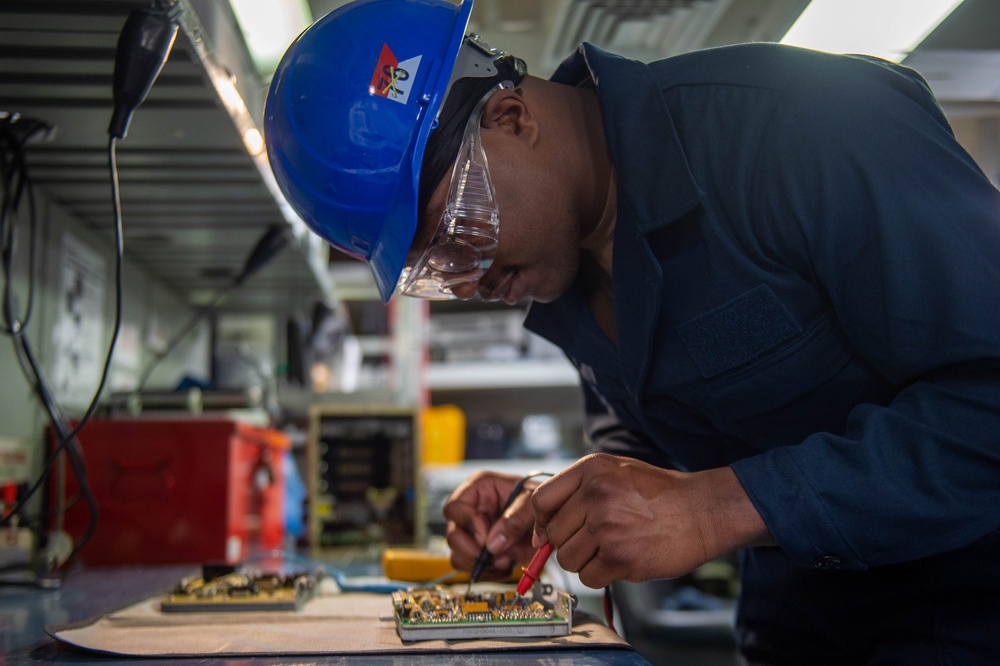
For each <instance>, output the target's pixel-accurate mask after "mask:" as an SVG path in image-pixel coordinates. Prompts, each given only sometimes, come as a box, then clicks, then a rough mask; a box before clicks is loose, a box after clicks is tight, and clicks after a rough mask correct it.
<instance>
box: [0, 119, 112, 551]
mask: <svg viewBox="0 0 1000 666" xmlns="http://www.w3.org/2000/svg"><path fill="white" fill-rule="evenodd" d="M116 146H117V138H116V137H115V136H111V137H110V139H109V141H108V166H109V169H110V171H111V199H112V207H113V209H114V218H115V325H114V329H113V331H112V334H111V341H110V342H109V344H108V351H107V354H106V355H105V359H104V366H103V370H102V372H101V380H100V382H99V384H98V387H97V390H96V391H95V392H94V396H93V398H92V399H91V401H90V404H89V405H88V407H87V409H86V411H85V412H84V415H83V417H82V418H81V419H80V421H79V422H78V423H77V424H76V427H75V428H73V429H72V430H71V429H70V428H69V426H68V425H67V424H68V421H67V419H66V418H65V416H64V415H63V413H62V410H61V409H60V407H59V405H58V402H57V401H56V399H55V397H54V395H53V394H52V391H51V390H50V389H49V387H48V382H47V381H46V379H45V375H44V372H43V371H42V369H41V367H40V366H39V365H38V361H37V359H36V358H35V355H34V353H33V351H32V349H31V345H30V342H29V340H28V338H27V337H26V336H25V335H24V327H23V326H22V325H21V322H20V321H19V320H18V319H17V318H16V315H15V311H14V304H13V299H7V300H5V308H4V315H5V320H6V323H7V326H8V327H9V329H10V333H11V335H12V337H13V338H14V347H15V350H16V352H17V356H18V358H19V359H20V361H21V365H22V368H24V367H25V366H26V367H27V368H28V369H29V373H28V379H29V381H33V382H34V389H35V393H36V394H37V395H38V397H39V399H40V400H41V402H42V405H43V406H44V407H45V410H46V412H47V413H48V415H49V420H50V422H51V423H52V427H53V429H54V430H55V431H56V434H57V436H58V439H59V443H58V445H57V446H56V447H55V448H53V450H52V451H51V453H50V454H49V456H48V458H47V459H46V461H45V464H44V466H43V468H42V473H41V474H40V475H39V477H38V479H37V480H36V481H35V483H34V484H32V486H31V487H30V488H29V489H28V491H27V492H26V493H24V495H22V496H21V497H20V498H18V502H17V504H16V505H15V506H14V508H13V509H12V510H11V512H10V513H9V514H8V515H7V516H6V517H4V518H3V519H0V525H6V524H7V523H9V522H10V521H11V520H12V519H13V516H14V515H16V514H17V513H19V512H20V511H21V510H22V509H23V508H24V507H25V506H26V505H27V503H28V502H29V501H30V500H31V498H32V497H33V496H34V495H35V493H37V492H38V490H39V489H40V488H41V487H42V485H43V484H44V483H45V480H46V479H47V478H48V475H49V473H50V472H51V470H52V466H53V465H54V464H55V462H56V460H58V458H59V455H60V454H61V453H63V452H64V451H65V452H66V453H67V455H68V457H69V460H70V465H71V466H72V467H73V472H74V473H75V475H76V477H77V483H78V485H79V487H80V494H81V496H82V497H83V499H84V500H85V501H86V503H87V506H88V508H89V510H90V519H89V521H88V524H87V528H86V529H85V531H84V533H83V534H82V535H81V537H80V538H79V539H77V540H76V542H75V543H74V546H73V551H72V552H71V553H70V556H69V558H67V560H69V559H71V558H72V557H73V556H74V555H75V554H76V553H78V552H79V551H80V549H81V548H83V546H84V545H86V543H87V542H88V541H89V540H90V538H91V537H92V536H93V534H94V531H95V530H96V527H97V516H98V508H97V502H96V500H95V498H94V495H93V492H92V490H91V488H90V484H89V482H88V480H87V472H86V466H85V464H84V460H83V453H82V448H81V447H80V443H79V441H78V440H77V438H76V437H77V435H78V434H79V433H80V431H81V430H82V429H83V427H84V426H85V425H86V424H87V422H88V421H89V420H90V419H91V417H93V415H94V413H95V412H96V411H97V406H98V404H99V403H100V397H101V394H102V393H103V392H104V387H105V386H106V384H107V381H108V375H109V373H110V369H111V360H112V358H113V356H114V349H115V345H116V344H117V342H118V335H119V333H120V332H121V323H122V300H123V298H122V283H123V264H124V230H123V225H122V210H121V194H120V188H119V180H118V160H117V152H116ZM21 159H22V160H23V156H22V158H21ZM5 193H6V192H5ZM32 213H33V210H32ZM9 272H10V270H9V266H8V265H7V264H6V258H5V264H4V274H5V278H7V284H6V285H5V292H6V287H9ZM32 280H33V275H32V276H29V282H31V281H32Z"/></svg>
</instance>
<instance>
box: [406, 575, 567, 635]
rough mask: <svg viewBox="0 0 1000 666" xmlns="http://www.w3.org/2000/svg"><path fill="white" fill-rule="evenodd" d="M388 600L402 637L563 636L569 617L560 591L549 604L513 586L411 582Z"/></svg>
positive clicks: (565, 632)
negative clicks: (466, 588)
mask: <svg viewBox="0 0 1000 666" xmlns="http://www.w3.org/2000/svg"><path fill="white" fill-rule="evenodd" d="M392 605H393V608H394V610H395V616H396V630H397V632H398V633H399V637H400V638H401V639H403V640H404V641H424V640H452V639H462V638H466V639H471V638H511V637H537V636H566V635H568V634H569V633H570V631H571V630H572V623H573V599H572V597H571V596H570V595H568V594H566V593H565V592H561V591H556V592H555V603H554V604H550V603H548V602H546V601H544V600H541V599H538V598H533V599H528V598H526V597H522V596H520V595H518V594H516V593H515V592H514V591H513V590H507V591H501V592H473V593H470V594H465V593H464V592H457V591H452V590H449V589H447V588H445V587H440V586H439V587H433V588H412V589H409V590H401V591H398V592H394V593H393V594H392Z"/></svg>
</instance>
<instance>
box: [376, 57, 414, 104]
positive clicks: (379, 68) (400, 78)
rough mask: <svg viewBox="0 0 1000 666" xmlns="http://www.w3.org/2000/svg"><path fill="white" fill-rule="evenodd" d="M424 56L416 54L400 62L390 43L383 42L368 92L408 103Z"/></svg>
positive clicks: (401, 102)
mask: <svg viewBox="0 0 1000 666" xmlns="http://www.w3.org/2000/svg"><path fill="white" fill-rule="evenodd" d="M422 57H423V56H416V57H414V58H409V59H407V60H404V61H403V62H399V58H397V57H396V54H394V53H393V52H392V49H390V48H389V45H388V44H383V45H382V53H381V55H379V58H378V64H376V65H375V73H374V74H373V75H372V82H371V84H370V85H369V86H368V92H370V93H371V94H373V95H378V96H380V97H385V98H386V99H391V100H392V101H394V102H399V103H400V104H406V102H407V101H408V100H409V99H410V90H411V87H412V85H413V81H414V80H415V79H416V78H417V70H419V69H420V59H421V58H422Z"/></svg>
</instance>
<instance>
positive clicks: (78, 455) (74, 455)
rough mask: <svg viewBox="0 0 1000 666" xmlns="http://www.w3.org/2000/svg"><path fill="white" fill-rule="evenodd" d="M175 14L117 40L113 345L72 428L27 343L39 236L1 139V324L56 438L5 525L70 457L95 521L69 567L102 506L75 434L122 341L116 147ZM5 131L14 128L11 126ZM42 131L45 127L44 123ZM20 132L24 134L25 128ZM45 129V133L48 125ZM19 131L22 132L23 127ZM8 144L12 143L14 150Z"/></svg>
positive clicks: (136, 17) (162, 58)
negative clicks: (21, 265) (23, 277)
mask: <svg viewBox="0 0 1000 666" xmlns="http://www.w3.org/2000/svg"><path fill="white" fill-rule="evenodd" d="M175 19H176V12H174V11H162V12H156V11H143V10H134V11H133V12H132V13H131V14H130V15H129V17H128V19H127V20H126V22H125V26H124V27H123V28H122V32H121V34H120V35H119V38H118V48H117V54H116V60H115V76H114V85H113V93H114V113H113V115H112V119H111V123H110V125H109V127H108V135H109V137H110V139H109V141H108V165H109V169H110V172H111V195H112V206H113V208H114V218H115V259H116V262H115V325H114V330H113V332H112V334H111V341H110V343H109V345H108V352H107V355H106V357H105V361H104V368H103V371H102V373H101V380H100V382H99V384H98V387H97V390H96V391H95V393H94V397H93V399H92V400H91V401H90V405H89V406H88V407H87V409H86V411H85V412H84V415H83V417H82V418H81V419H80V421H79V422H78V423H77V424H76V427H75V428H73V429H70V427H69V424H68V420H67V419H66V417H65V415H64V414H63V413H62V410H61V409H60V407H59V404H58V402H57V401H56V399H55V396H54V395H53V394H52V391H51V390H50V389H49V386H48V382H47V381H46V379H45V375H44V373H43V371H42V369H41V367H40V365H39V364H38V361H37V358H36V357H35V355H34V353H33V352H32V349H31V344H30V341H29V340H28V338H27V336H26V335H25V332H24V325H25V323H26V319H27V315H29V314H30V312H31V305H32V302H33V300H34V287H33V282H34V253H35V247H34V237H35V233H36V225H35V221H34V218H35V207H34V198H33V194H32V190H31V186H30V179H29V178H28V176H27V167H26V163H25V159H24V150H23V148H24V144H25V143H26V142H27V137H25V138H24V139H23V140H21V141H20V142H11V141H9V140H8V136H7V134H8V132H6V131H5V132H4V133H3V135H2V138H3V150H0V154H2V162H0V167H2V168H3V170H4V171H3V207H2V211H0V261H2V270H3V277H4V285H3V317H4V323H5V327H4V329H5V331H6V332H7V333H8V334H9V335H10V336H11V337H12V338H13V341H14V349H15V353H16V355H17V358H18V362H19V363H20V365H21V369H22V371H24V372H25V374H26V376H27V377H28V381H29V383H30V382H33V383H34V391H35V393H36V394H37V395H38V397H39V399H40V400H41V402H42V404H43V406H44V407H45V410H46V412H47V413H48V415H49V420H50V421H51V423H52V427H53V429H54V430H55V432H56V435H57V437H58V441H59V443H58V445H57V446H56V447H55V448H54V449H53V450H52V452H51V453H50V454H49V456H48V458H47V460H46V462H45V464H44V467H43V469H42V473H41V474H40V475H39V478H38V480H37V481H36V482H35V483H34V484H33V485H32V486H31V487H30V488H29V489H28V490H27V492H25V493H24V494H23V495H22V496H21V497H20V498H18V502H17V504H16V505H15V506H14V508H13V509H11V510H10V512H9V513H8V514H7V515H6V516H3V517H0V525H6V524H8V523H10V522H11V521H13V520H14V517H15V516H17V515H18V514H19V513H20V512H21V511H22V510H23V508H24V507H25V505H26V504H27V502H28V501H29V500H30V499H31V498H32V497H33V496H34V495H35V493H37V492H38V490H39V488H41V487H42V485H43V484H44V482H45V480H46V479H47V478H48V475H49V473H50V472H51V470H52V467H53V465H54V464H55V461H56V460H57V459H58V458H59V455H60V454H61V453H63V452H65V453H66V455H67V458H68V459H69V461H70V465H71V466H72V467H73V471H74V473H75V474H76V477H77V482H78V485H79V487H80V496H81V497H83V498H84V500H85V501H86V502H87V505H88V508H89V509H90V520H89V523H88V525H87V528H86V529H85V530H84V533H83V534H82V535H81V536H80V538H79V539H77V540H76V541H75V543H74V545H73V550H72V551H71V553H70V555H69V557H67V561H69V560H72V558H73V557H74V556H75V555H76V554H77V553H78V552H79V551H80V549H81V548H83V547H84V546H85V545H86V544H87V542H88V541H89V540H90V538H91V537H92V536H93V534H94V531H95V530H96V526H97V516H98V507H97V502H96V499H95V498H94V495H93V492H92V491H91V488H90V484H89V482H88V480H87V470H86V465H85V462H84V458H83V450H82V447H81V446H80V443H79V441H78V440H77V435H78V434H79V433H80V431H81V430H82V429H83V427H84V426H85V425H86V424H87V422H88V421H89V420H90V418H91V417H92V416H93V415H94V413H95V412H96V410H97V405H98V404H99V402H100V397H101V394H102V393H103V391H104V387H105V385H106V384H107V380H108V375H109V372H110V368H111V360H112V357H113V355H114V348H115V345H116V344H117V342H118V335H119V333H120V331H121V324H122V300H123V299H122V291H123V289H122V282H123V264H124V240H123V239H124V232H123V228H122V211H121V193H120V189H119V180H118V160H117V152H116V146H117V140H118V139H119V138H124V137H125V135H126V133H127V132H128V126H129V123H130V122H131V118H132V114H133V113H134V111H135V110H136V108H138V106H139V105H140V104H141V103H142V101H143V100H144V99H145V97H146V94H147V93H148V92H149V89H150V88H151V87H152V85H153V82H154V81H155V80H156V77H157V76H158V75H159V73H160V70H161V69H162V68H163V65H164V63H165V62H166V60H167V57H168V56H169V54H170V50H171V48H172V47H173V43H174V39H175V38H176V36H177V28H178V26H177V23H176V20H175ZM15 119H16V116H13V115H8V116H7V117H6V118H5V119H4V120H5V121H6V122H5V125H4V129H5V130H8V129H10V128H11V127H13V124H14V122H13V121H14V120H15ZM8 125H9V126H10V127H8ZM41 125H43V126H44V123H42V124H41ZM21 127H24V126H23V125H22V126H21ZM46 127H47V126H46ZM19 129H20V128H19ZM7 144H11V145H10V146H9V147H8V145H7ZM25 188H27V190H28V192H29V208H30V216H31V218H32V222H31V225H32V247H31V250H30V255H31V256H30V259H29V275H28V283H29V297H28V300H29V303H28V309H27V310H26V313H25V315H26V316H25V317H24V318H18V316H17V307H16V298H15V296H14V294H13V290H12V286H11V282H12V280H11V276H12V273H13V268H12V264H13V258H14V244H15V238H16V234H15V229H14V226H15V225H14V217H15V216H16V212H17V209H18V207H19V205H20V201H21V196H22V194H23V192H24V191H25Z"/></svg>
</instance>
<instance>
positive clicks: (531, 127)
mask: <svg viewBox="0 0 1000 666" xmlns="http://www.w3.org/2000/svg"><path fill="white" fill-rule="evenodd" d="M481 126H482V127H483V128H484V129H489V130H499V131H501V132H503V133H506V134H510V135H511V136H514V137H517V138H519V139H524V140H527V141H529V142H530V143H534V142H535V141H537V139H538V117H537V116H536V115H535V113H534V112H533V111H532V108H531V105H530V104H529V103H528V102H527V101H526V100H525V99H524V97H523V96H522V93H521V90H520V89H518V90H499V91H497V92H496V93H494V94H493V96H492V97H490V98H489V100H488V101H487V102H486V108H485V109H484V110H483V120H482V123H481Z"/></svg>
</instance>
